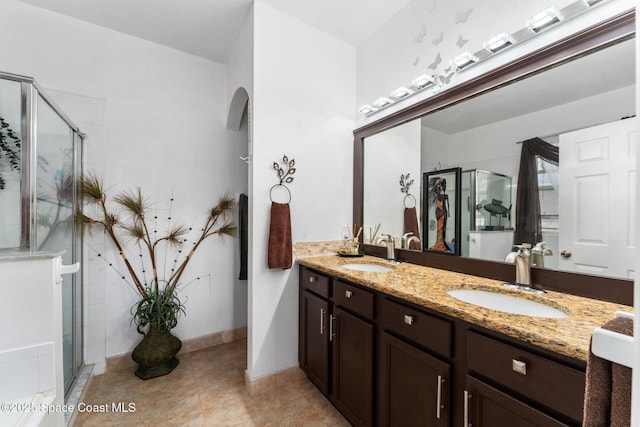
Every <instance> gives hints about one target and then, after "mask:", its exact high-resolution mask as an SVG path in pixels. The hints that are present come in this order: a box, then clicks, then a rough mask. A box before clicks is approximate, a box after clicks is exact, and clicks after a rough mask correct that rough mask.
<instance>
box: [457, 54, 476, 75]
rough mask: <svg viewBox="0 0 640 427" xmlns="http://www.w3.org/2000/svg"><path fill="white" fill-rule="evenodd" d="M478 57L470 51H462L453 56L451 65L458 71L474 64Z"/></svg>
mask: <svg viewBox="0 0 640 427" xmlns="http://www.w3.org/2000/svg"><path fill="white" fill-rule="evenodd" d="M478 61H479V59H478V57H477V56H475V55H474V54H473V53H471V52H463V53H461V54H460V55H458V56H456V57H455V58H453V65H454V66H455V67H456V70H458V71H460V70H462V69H463V68H467V67H468V66H469V65H471V64H475V63H476V62H478Z"/></svg>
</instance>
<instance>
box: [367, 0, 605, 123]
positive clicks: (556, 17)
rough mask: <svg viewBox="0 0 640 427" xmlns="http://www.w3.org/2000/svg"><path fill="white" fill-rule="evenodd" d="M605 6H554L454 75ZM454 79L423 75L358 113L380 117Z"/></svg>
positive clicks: (586, 2) (457, 66)
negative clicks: (593, 8)
mask: <svg viewBox="0 0 640 427" xmlns="http://www.w3.org/2000/svg"><path fill="white" fill-rule="evenodd" d="M606 2H607V0H574V1H573V2H572V3H571V4H570V5H568V6H565V7H563V8H561V9H558V8H555V7H553V6H552V7H549V8H548V9H545V10H543V11H542V12H540V13H537V14H535V15H534V16H532V17H530V18H529V19H527V21H526V27H525V28H522V29H520V30H518V31H515V32H512V33H506V32H505V33H500V34H497V35H495V36H493V37H491V38H490V39H488V40H487V41H486V42H485V43H484V45H483V49H481V50H479V51H477V52H475V54H474V53H470V52H464V53H462V54H461V55H458V56H457V57H455V58H454V60H453V61H451V67H452V69H453V71H454V72H458V71H461V70H462V69H465V68H467V67H469V66H471V65H473V64H475V63H476V62H480V61H484V60H485V59H487V58H490V57H492V56H493V54H496V53H498V52H500V51H502V50H503V49H505V48H507V47H509V46H511V45H514V44H516V43H521V42H523V41H525V40H528V39H530V38H532V37H535V36H536V34H538V33H539V32H541V31H542V30H544V29H546V28H548V27H551V26H553V25H555V24H558V23H560V22H562V21H566V20H569V19H571V18H574V17H575V16H577V15H579V14H581V13H583V12H586V11H588V10H589V9H591V8H592V7H594V6H596V5H599V4H600V3H606ZM447 70H448V69H447ZM447 73H448V71H447ZM452 76H453V73H451V74H446V75H439V74H437V73H436V74H434V75H429V74H421V75H420V76H418V77H416V78H415V79H413V80H412V81H411V85H409V86H408V87H400V88H398V89H396V90H394V91H393V92H391V95H390V96H391V98H388V97H382V98H378V99H376V100H375V101H374V102H372V104H373V105H369V104H365V105H363V106H361V107H360V108H359V109H358V111H359V112H360V113H361V114H362V115H365V116H371V115H373V114H375V113H379V112H380V111H382V110H384V109H385V108H387V107H388V106H390V105H393V104H394V103H395V102H396V101H399V100H401V99H405V98H409V97H411V96H414V95H415V94H417V93H421V92H422V91H423V90H424V89H426V88H431V89H432V91H433V93H434V94H435V93H438V92H440V91H441V90H443V89H444V88H445V87H446V86H447V85H448V84H449V82H450V80H451V77H452Z"/></svg>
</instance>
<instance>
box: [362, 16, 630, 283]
mask: <svg viewBox="0 0 640 427" xmlns="http://www.w3.org/2000/svg"><path fill="white" fill-rule="evenodd" d="M627 15H629V14H627ZM618 21H619V22H618V23H617V24H615V25H614V24H607V25H609V26H607V25H604V28H607V29H606V30H603V28H600V29H599V30H598V32H597V34H596V32H595V31H594V32H593V34H596V35H593V40H591V41H585V40H582V42H579V43H577V44H576V40H574V41H573V42H572V44H571V43H568V42H567V46H564V47H563V48H562V49H560V52H561V55H564V56H563V57H562V56H561V57H558V55H559V54H558V53H556V54H555V55H550V56H548V57H547V58H543V59H540V58H538V59H537V61H538V63H537V64H536V65H531V66H530V69H529V70H526V69H525V70H524V71H523V70H522V69H521V68H519V67H522V65H514V66H513V67H514V68H513V70H511V71H505V72H504V76H502V77H491V78H490V80H491V81H490V82H488V83H485V86H487V87H486V88H484V89H483V90H482V91H481V93H480V94H477V93H475V92H477V91H474V89H473V86H472V83H470V84H468V85H466V88H461V89H459V90H452V92H456V93H457V94H452V95H449V96H445V97H443V99H442V100H438V99H434V100H433V101H428V100H427V101H423V104H424V105H423V106H422V107H419V108H413V109H408V110H407V111H405V112H402V111H401V112H400V113H398V114H396V115H395V116H392V117H388V118H385V119H382V120H380V121H379V123H374V124H372V125H368V126H366V127H363V128H361V129H359V130H356V132H355V135H356V150H355V154H356V161H355V167H356V182H355V186H354V194H355V197H354V219H355V220H358V219H360V220H361V222H362V223H363V224H364V225H365V230H375V229H377V230H379V233H385V234H393V235H396V236H398V237H402V236H403V235H405V239H403V241H406V232H407V228H406V226H405V223H406V221H407V220H406V211H407V207H411V206H413V204H411V205H410V206H408V205H407V203H406V201H407V192H406V191H402V188H401V183H400V182H399V180H400V179H401V176H406V175H408V174H410V176H411V177H415V183H414V184H413V187H411V188H410V194H411V195H412V196H413V197H415V198H416V199H417V203H415V206H416V207H417V208H416V212H415V215H417V217H418V224H420V226H419V230H418V231H417V234H420V236H419V238H420V239H422V238H424V237H425V236H426V235H428V233H433V230H425V227H429V226H430V224H429V222H428V221H426V222H425V221H424V212H421V211H422V210H423V209H420V207H422V206H426V205H425V204H424V198H425V197H428V196H427V195H428V191H429V189H426V188H423V180H422V177H423V175H424V174H433V173H434V171H438V170H445V169H451V168H461V169H462V180H461V191H460V198H459V200H460V201H461V215H460V228H461V234H460V237H459V241H458V242H453V243H454V244H455V245H456V246H458V247H459V248H460V254H461V256H462V257H468V258H474V259H482V260H490V261H499V262H502V261H504V259H505V257H506V255H507V254H508V253H509V252H510V251H511V250H512V245H513V244H514V229H515V228H516V224H517V215H516V205H517V202H518V200H517V195H518V191H517V189H518V186H519V185H520V183H519V177H518V174H519V170H520V162H521V152H522V147H523V144H522V142H523V141H525V140H530V139H533V138H535V139H541V140H543V141H545V142H546V143H548V144H551V145H553V146H555V147H559V152H560V154H559V161H558V164H555V162H550V161H545V160H544V159H542V158H538V160H537V162H536V175H535V179H536V181H537V185H538V193H537V198H538V200H539V203H540V214H539V216H538V220H539V221H540V224H541V228H542V229H541V234H542V236H541V238H540V239H539V240H540V242H534V243H542V242H545V244H544V245H542V244H541V245H540V247H541V249H542V256H541V258H540V259H539V260H538V263H539V264H538V265H539V266H541V267H542V266H544V268H545V269H553V270H562V271H569V272H574V273H579V274H587V275H595V276H606V277H615V278H621V279H633V278H634V274H635V273H634V262H635V251H636V244H635V241H634V238H635V227H636V223H635V218H636V212H635V195H636V188H635V168H636V165H635V157H636V154H635V153H636V147H637V130H636V120H628V118H629V117H635V114H636V111H635V105H636V101H635V93H636V87H635V84H636V83H635V40H634V37H633V14H631V15H630V16H626V17H619V18H618ZM621 28H622V29H621ZM603 34H604V35H603ZM587 37H588V36H587ZM581 43H582V45H580V44H581ZM578 45H580V46H578ZM585 45H586V47H585ZM550 50H553V48H552V49H550ZM521 62H522V63H523V64H524V63H526V61H521ZM545 62H546V64H545ZM540 64H542V66H540ZM525 68H526V66H525ZM519 73H520V75H518V74H519ZM478 81H479V83H480V84H482V82H483V80H482V78H480V79H479V80H478ZM421 109H422V111H421ZM360 150H362V151H361V152H360ZM360 156H361V157H360ZM359 171H361V174H362V180H361V181H359ZM520 179H521V180H523V179H524V178H522V177H521V178H520ZM360 185H361V187H359V186H360ZM360 216H361V217H360ZM523 219H524V216H523ZM527 219H528V218H527ZM451 227H452V230H453V227H454V225H453V224H452V225H451ZM413 234H414V235H415V234H416V233H415V232H414V233H413ZM447 235H449V236H453V235H454V233H453V232H451V233H447ZM414 241H415V239H414ZM364 243H368V244H372V245H375V244H376V241H375V236H372V235H371V233H366V232H365V235H364ZM543 246H544V248H542V247H543ZM424 247H425V245H420V247H419V248H418V247H415V246H414V247H409V246H407V248H406V249H407V250H418V251H421V250H424ZM425 256H431V254H425Z"/></svg>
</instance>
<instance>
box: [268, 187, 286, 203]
mask: <svg viewBox="0 0 640 427" xmlns="http://www.w3.org/2000/svg"><path fill="white" fill-rule="evenodd" d="M277 187H282V188H284V189H285V190H286V191H287V195H288V196H289V200H287V201H286V202H275V201H274V200H273V190H274V189H275V188H277ZM269 199H270V200H271V202H275V203H289V202H291V191H290V190H289V187H287V186H286V185H284V184H276V185H274V186H273V187H271V189H270V190H269Z"/></svg>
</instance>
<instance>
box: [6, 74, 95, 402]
mask: <svg viewBox="0 0 640 427" xmlns="http://www.w3.org/2000/svg"><path fill="white" fill-rule="evenodd" d="M83 140H84V135H83V134H82V133H81V132H80V130H79V129H78V128H77V127H76V126H75V125H74V124H73V123H72V122H71V120H69V118H68V117H66V116H65V114H64V113H63V112H62V111H61V110H60V109H59V108H58V107H57V106H56V105H55V104H54V103H53V102H52V101H51V99H50V98H49V97H47V95H46V94H45V93H44V92H43V91H42V89H41V88H40V87H39V86H38V84H37V83H36V82H35V81H34V80H33V79H32V78H29V77H23V76H18V75H13V74H8V73H1V72H0V256H12V255H15V254H25V253H26V254H37V253H38V252H49V253H51V252H54V253H63V255H62V260H63V263H64V264H73V263H76V262H79V261H80V260H81V258H82V253H81V251H82V244H81V243H82V235H81V232H80V231H79V230H77V229H76V227H75V226H74V216H75V212H76V209H75V207H76V204H77V203H78V201H79V198H78V189H77V188H76V178H77V177H78V176H79V175H80V174H81V173H82V145H83V144H82V142H83ZM9 303H10V302H9ZM62 304H63V308H62V313H63V319H62V322H63V366H64V385H65V393H66V392H67V391H68V390H69V388H70V386H71V384H72V383H73V381H74V379H75V376H76V374H77V373H78V371H79V369H80V367H81V366H82V364H83V359H82V273H81V272H79V273H77V274H68V275H64V276H63V282H62Z"/></svg>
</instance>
